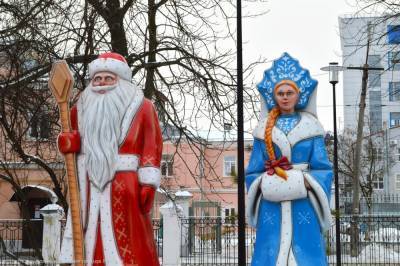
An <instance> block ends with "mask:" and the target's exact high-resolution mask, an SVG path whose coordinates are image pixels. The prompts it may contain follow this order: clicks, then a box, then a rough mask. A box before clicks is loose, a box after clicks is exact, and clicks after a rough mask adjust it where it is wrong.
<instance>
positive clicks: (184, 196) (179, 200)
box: [175, 190, 193, 256]
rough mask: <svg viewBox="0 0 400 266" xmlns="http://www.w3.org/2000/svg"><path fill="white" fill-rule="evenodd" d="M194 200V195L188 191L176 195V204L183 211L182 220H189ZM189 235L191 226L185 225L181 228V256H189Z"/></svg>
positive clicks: (178, 192)
mask: <svg viewBox="0 0 400 266" xmlns="http://www.w3.org/2000/svg"><path fill="white" fill-rule="evenodd" d="M192 198H193V195H192V194H191V193H190V192H188V191H181V190H179V191H177V192H176V193H175V203H176V204H178V205H179V206H181V207H182V210H183V212H182V217H181V218H185V219H188V218H189V207H190V200H191V199H192ZM181 225H182V224H181ZM189 233H190V231H189V224H188V223H185V224H184V225H183V226H182V228H181V235H182V236H181V256H187V255H188V254H189V241H190V239H189Z"/></svg>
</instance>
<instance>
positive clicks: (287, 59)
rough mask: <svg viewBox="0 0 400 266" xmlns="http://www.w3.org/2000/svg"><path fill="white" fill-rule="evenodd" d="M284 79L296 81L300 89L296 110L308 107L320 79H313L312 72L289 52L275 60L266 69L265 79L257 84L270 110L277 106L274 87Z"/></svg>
mask: <svg viewBox="0 0 400 266" xmlns="http://www.w3.org/2000/svg"><path fill="white" fill-rule="evenodd" d="M283 80H291V81H293V82H294V83H296V85H297V88H298V89H299V90H300V95H299V101H298V103H297V104H296V106H295V109H296V110H301V109H304V108H305V107H307V104H308V100H309V98H310V96H311V95H312V93H313V91H314V89H315V87H316V86H317V84H318V81H316V80H315V79H312V78H311V76H310V72H309V71H308V70H307V69H304V68H302V67H301V66H300V64H299V61H298V60H296V59H294V58H293V57H291V56H290V55H289V54H288V53H283V55H282V56H281V57H280V58H278V59H276V60H274V63H273V64H272V67H271V68H269V69H267V70H265V71H264V78H263V80H262V81H261V82H260V83H259V84H258V85H257V88H258V90H259V92H260V93H261V95H262V96H263V97H264V99H265V102H266V104H267V108H268V110H271V109H272V108H274V107H275V106H276V102H275V98H274V89H275V86H276V84H278V83H280V82H281V81H283Z"/></svg>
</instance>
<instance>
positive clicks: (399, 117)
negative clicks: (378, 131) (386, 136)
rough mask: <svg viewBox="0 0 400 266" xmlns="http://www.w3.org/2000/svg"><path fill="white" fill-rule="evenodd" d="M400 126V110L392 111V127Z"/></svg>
mask: <svg viewBox="0 0 400 266" xmlns="http://www.w3.org/2000/svg"><path fill="white" fill-rule="evenodd" d="M397 126H400V112H391V113H390V127H397Z"/></svg>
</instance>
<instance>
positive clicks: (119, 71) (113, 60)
mask: <svg viewBox="0 0 400 266" xmlns="http://www.w3.org/2000/svg"><path fill="white" fill-rule="evenodd" d="M101 71H108V72H112V73H114V74H116V75H118V76H119V77H120V78H122V79H125V80H127V81H131V78H132V70H131V69H130V67H129V66H128V63H127V62H126V60H125V58H124V57H123V56H122V55H120V54H117V53H113V52H108V53H104V54H101V55H99V57H98V58H97V59H95V60H93V61H92V62H91V63H90V64H89V77H90V78H93V76H94V74H96V73H97V72H101Z"/></svg>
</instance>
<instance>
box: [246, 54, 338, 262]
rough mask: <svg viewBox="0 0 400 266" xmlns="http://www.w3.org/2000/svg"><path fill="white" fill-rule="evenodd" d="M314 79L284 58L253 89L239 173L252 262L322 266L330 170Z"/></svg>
mask: <svg viewBox="0 0 400 266" xmlns="http://www.w3.org/2000/svg"><path fill="white" fill-rule="evenodd" d="M317 84H318V82H317V81H316V80H314V79H312V78H311V77H310V73H309V71H308V70H306V69H303V68H302V67H301V66H300V64H299V62H298V61H297V60H296V59H294V58H292V57H291V56H290V55H289V54H288V53H284V54H283V55H282V56H281V57H280V58H278V59H277V60H275V61H274V62H273V65H272V67H271V68H270V69H267V70H266V71H265V72H264V78H263V80H262V81H261V82H260V83H259V84H258V86H257V87H258V90H259V92H260V94H261V102H262V111H261V119H260V122H259V124H258V126H257V128H256V129H255V130H254V133H253V135H254V146H253V151H252V154H251V158H250V162H249V165H248V167H247V170H246V186H247V191H248V208H247V210H246V211H247V217H248V222H249V223H250V225H252V226H254V227H256V229H257V233H256V243H255V247H254V254H253V258H252V265H253V266H258V265H263V266H274V265H284V266H296V265H298V266H306V265H310V266H316V265H318V266H323V265H327V259H326V250H325V239H324V236H323V233H324V232H325V231H326V230H328V229H329V227H330V224H331V212H330V206H329V199H330V191H331V185H332V166H331V163H330V162H329V160H328V155H327V152H326V148H325V143H324V130H323V128H322V126H321V124H320V122H319V121H318V119H317V117H316V90H317V89H316V87H317Z"/></svg>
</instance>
